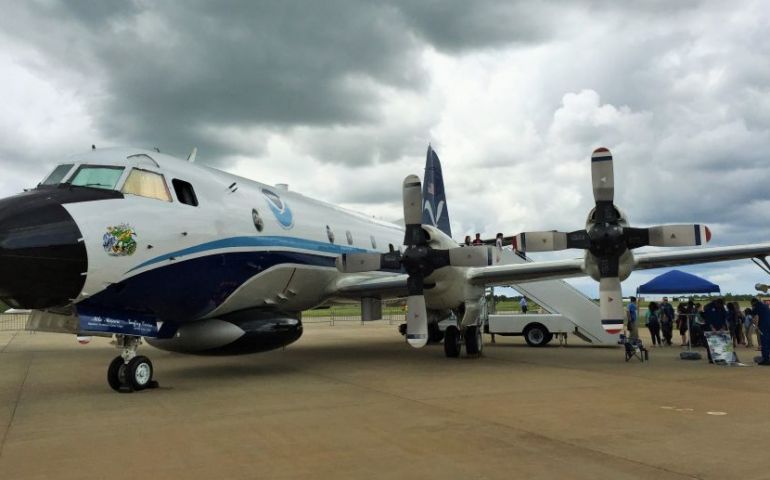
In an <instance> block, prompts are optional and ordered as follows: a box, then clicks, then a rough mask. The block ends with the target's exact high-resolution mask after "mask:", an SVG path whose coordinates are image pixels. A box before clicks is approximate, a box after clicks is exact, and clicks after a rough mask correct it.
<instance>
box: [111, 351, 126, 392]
mask: <svg viewBox="0 0 770 480" xmlns="http://www.w3.org/2000/svg"><path fill="white" fill-rule="evenodd" d="M121 370H123V371H122V372H121ZM125 371H126V364H125V362H124V361H123V357H121V356H117V357H115V358H113V359H112V361H111V362H110V366H109V367H107V383H109V384H110V388H112V389H113V390H115V391H116V392H120V391H121V387H123V386H124V385H123V381H121V377H123V378H124V379H125Z"/></svg>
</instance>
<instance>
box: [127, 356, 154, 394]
mask: <svg viewBox="0 0 770 480" xmlns="http://www.w3.org/2000/svg"><path fill="white" fill-rule="evenodd" d="M126 373H127V376H128V381H129V383H130V384H131V387H133V389H134V390H136V391H139V390H144V389H145V388H149V387H150V386H152V373H153V369H152V362H151V361H150V359H149V358H147V357H145V356H144V355H137V356H136V357H134V358H132V359H131V361H130V362H128V368H127V372H126Z"/></svg>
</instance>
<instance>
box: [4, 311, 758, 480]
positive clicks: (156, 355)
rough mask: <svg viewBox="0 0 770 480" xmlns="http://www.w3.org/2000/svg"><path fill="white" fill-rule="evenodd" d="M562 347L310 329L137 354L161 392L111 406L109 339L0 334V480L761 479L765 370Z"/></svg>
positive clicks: (362, 329)
mask: <svg viewBox="0 0 770 480" xmlns="http://www.w3.org/2000/svg"><path fill="white" fill-rule="evenodd" d="M486 340H489V337H488V336H487V337H486ZM570 343H571V344H570V345H569V346H568V347H559V346H558V345H556V346H553V345H549V346H548V347H546V348H529V347H527V346H525V345H524V343H523V340H522V339H521V338H510V337H508V338H503V337H499V336H498V337H497V343H496V344H490V343H488V342H487V344H486V345H485V348H484V355H483V358H460V359H447V358H445V357H444V354H443V348H442V347H441V346H440V345H439V346H428V347H426V348H424V349H422V350H413V349H411V348H409V347H408V346H407V345H406V344H405V343H404V341H403V339H402V338H401V337H400V336H399V335H398V334H397V333H396V326H395V325H388V324H387V323H385V322H372V323H371V324H366V325H363V326H361V325H359V324H357V323H356V324H339V323H338V324H337V325H335V326H333V327H332V326H328V325H317V324H312V325H307V326H306V329H305V334H304V336H303V337H302V338H301V339H300V340H299V341H298V342H297V343H295V344H293V345H290V346H289V347H288V348H286V349H284V350H278V351H274V352H268V353H262V354H256V355H247V356H239V357H195V356H187V355H181V354H175V353H168V352H163V351H160V350H156V349H154V348H152V347H149V346H146V345H145V346H143V347H141V349H140V351H141V353H142V354H144V355H148V356H149V357H150V358H151V359H152V361H153V363H154V366H155V378H157V380H158V381H159V382H160V388H159V389H156V390H147V391H143V392H137V393H133V394H118V393H115V392H113V391H112V390H111V389H110V388H109V386H108V385H107V382H106V370H107V365H108V363H109V361H110V360H111V359H112V358H113V357H114V356H115V355H116V354H117V350H116V349H115V348H114V347H113V346H111V345H109V343H108V340H107V339H103V338H95V339H94V340H93V341H92V342H91V343H90V344H88V345H84V346H81V345H78V344H77V342H76V341H75V339H74V338H73V337H71V336H65V335H55V334H42V333H37V334H30V333H27V332H0V479H2V480H5V479H54V478H55V479H59V478H77V479H91V478H93V479H96V478H109V479H122V478H126V479H129V478H131V479H137V478H153V479H155V478H186V479H196V478H220V479H227V478H259V479H269V478H277V479H290V478H291V479H293V478H300V479H311V478H312V479H317V478H335V479H363V478H375V479H379V478H383V479H399V480H403V479H412V478H420V479H426V478H440V479H487V478H488V479H497V478H528V479H548V480H552V479H562V478H566V479H583V478H585V479H596V478H609V479H641V478H654V479H656V480H663V479H683V478H699V479H724V478H730V479H733V478H735V479H767V478H770V472H768V470H767V468H768V467H767V463H768V460H767V456H766V454H765V446H766V445H768V444H770V415H768V414H767V413H765V412H767V410H768V407H770V382H768V376H770V368H768V369H765V368H764V367H756V366H752V367H745V368H737V367H733V368H730V367H718V366H714V365H708V364H707V362H706V360H705V358H704V360H701V361H682V360H679V352H680V351H681V350H680V348H678V347H669V348H651V349H650V357H651V358H650V361H649V362H647V363H640V362H638V361H636V360H632V361H630V362H628V363H626V362H625V361H624V356H623V351H622V350H621V349H620V348H592V347H586V346H584V345H586V344H585V343H583V342H582V341H580V340H577V339H574V338H570ZM738 354H739V355H740V357H741V360H744V361H746V362H747V363H750V361H751V358H752V357H753V356H754V355H755V354H756V352H755V351H754V350H753V349H752V350H748V349H745V348H739V349H738ZM704 357H705V356H704Z"/></svg>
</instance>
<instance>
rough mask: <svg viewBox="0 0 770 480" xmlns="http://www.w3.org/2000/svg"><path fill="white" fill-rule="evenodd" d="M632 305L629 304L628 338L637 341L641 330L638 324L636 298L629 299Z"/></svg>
mask: <svg viewBox="0 0 770 480" xmlns="http://www.w3.org/2000/svg"><path fill="white" fill-rule="evenodd" d="M629 300H631V303H629V304H628V315H627V320H628V338H631V339H633V340H636V339H637V338H639V329H638V328H637V323H636V297H629Z"/></svg>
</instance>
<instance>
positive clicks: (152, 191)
mask: <svg viewBox="0 0 770 480" xmlns="http://www.w3.org/2000/svg"><path fill="white" fill-rule="evenodd" d="M122 192H123V193H129V194H131V195H138V196H140V197H147V198H154V199H157V200H163V201H164V202H170V201H171V193H170V192H169V191H168V187H167V186H166V182H164V181H163V175H160V174H158V173H155V172H148V171H147V170H139V169H138V168H135V169H133V170H131V173H130V174H129V175H128V178H127V179H126V183H124V184H123V190H122Z"/></svg>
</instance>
